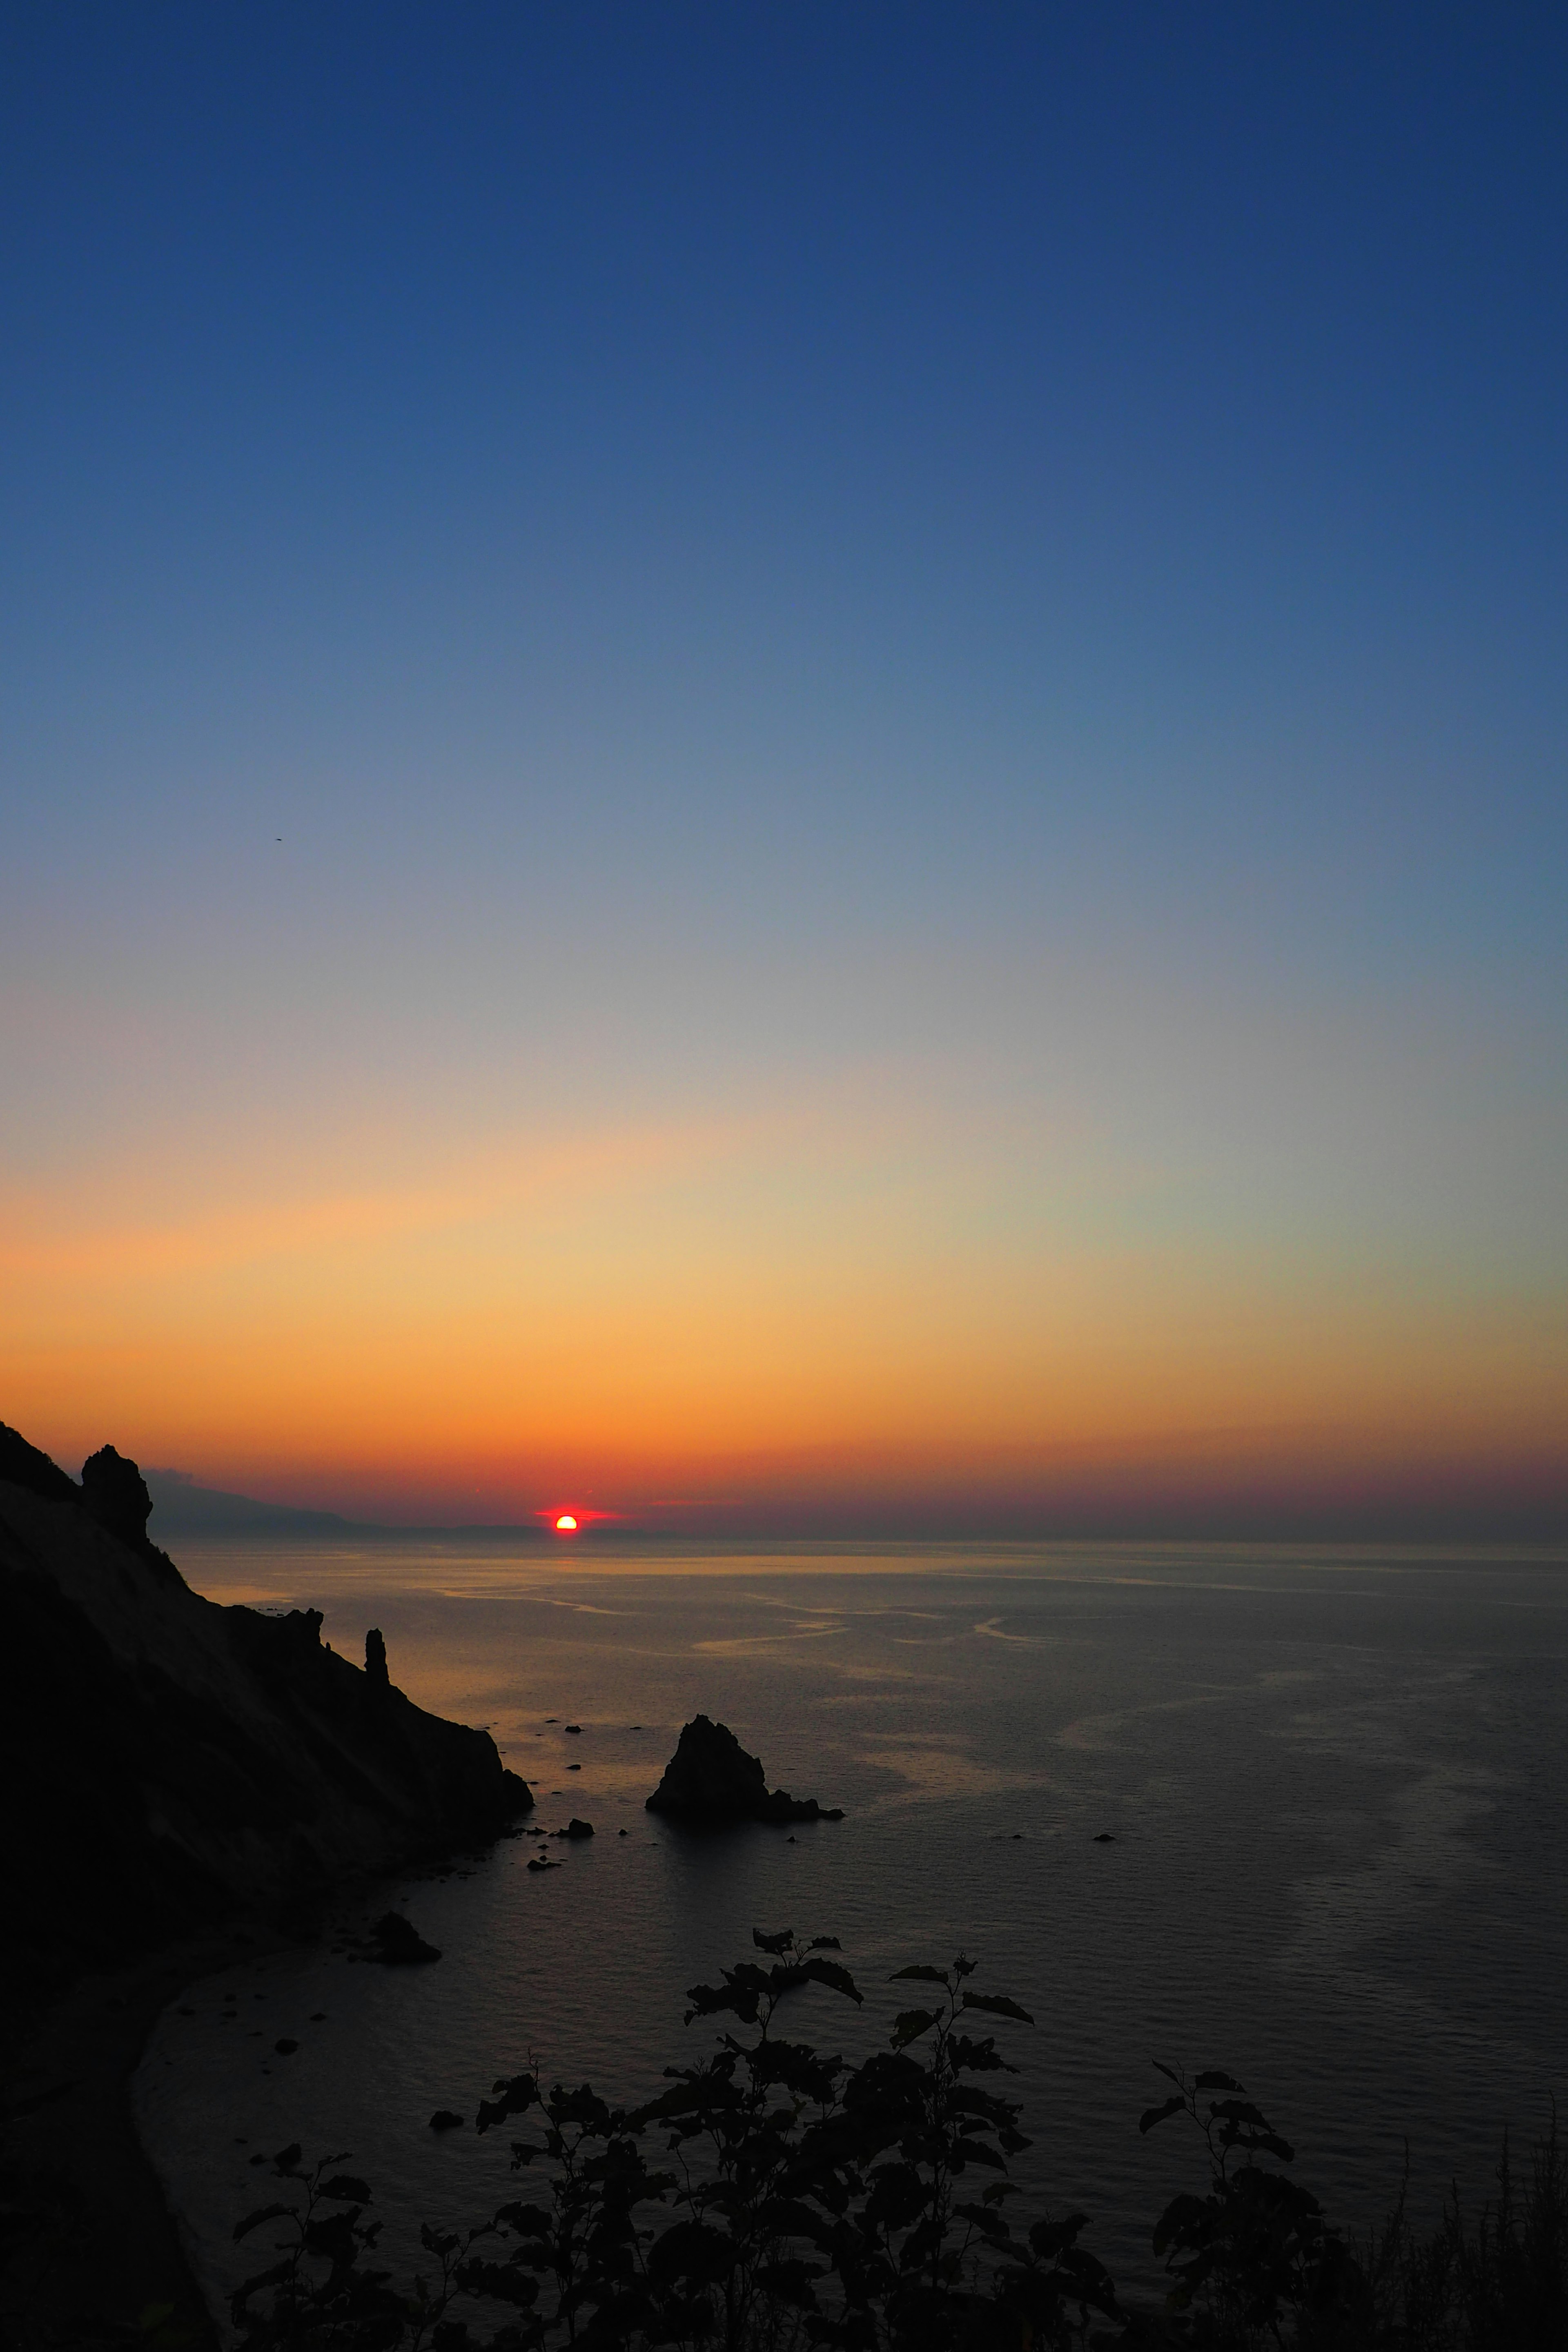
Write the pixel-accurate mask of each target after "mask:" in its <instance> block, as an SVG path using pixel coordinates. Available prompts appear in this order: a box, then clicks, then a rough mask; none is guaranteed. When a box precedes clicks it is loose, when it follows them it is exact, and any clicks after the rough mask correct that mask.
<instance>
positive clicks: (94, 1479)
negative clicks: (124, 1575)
mask: <svg viewBox="0 0 1568 2352" xmlns="http://www.w3.org/2000/svg"><path fill="white" fill-rule="evenodd" d="M81 1492H82V1500H83V1501H84V1502H85V1503H86V1505H87V1507H88V1509H89V1511H90V1512H91V1513H92V1516H93V1517H94V1518H95V1519H96V1520H97V1521H98V1524H99V1526H100V1528H108V1529H109V1532H110V1535H111V1536H118V1537H119V1538H120V1539H121V1542H122V1543H128V1544H133V1545H134V1546H135V1547H136V1549H138V1550H140V1549H141V1548H142V1545H143V1544H144V1543H145V1542H146V1540H147V1522H148V1520H149V1519H150V1518H151V1517H152V1516H153V1497H152V1496H151V1495H150V1494H149V1493H148V1492H147V1481H146V1480H145V1478H143V1476H142V1473H141V1471H140V1470H139V1469H138V1468H137V1466H136V1465H135V1463H134V1462H132V1461H130V1460H128V1459H127V1457H126V1456H125V1455H124V1454H120V1453H117V1452H116V1450H115V1448H114V1447H113V1446H112V1445H100V1447H99V1449H98V1452H97V1453H96V1454H89V1456H88V1458H87V1460H86V1461H85V1462H84V1463H83V1464H82V1465H81Z"/></svg>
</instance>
